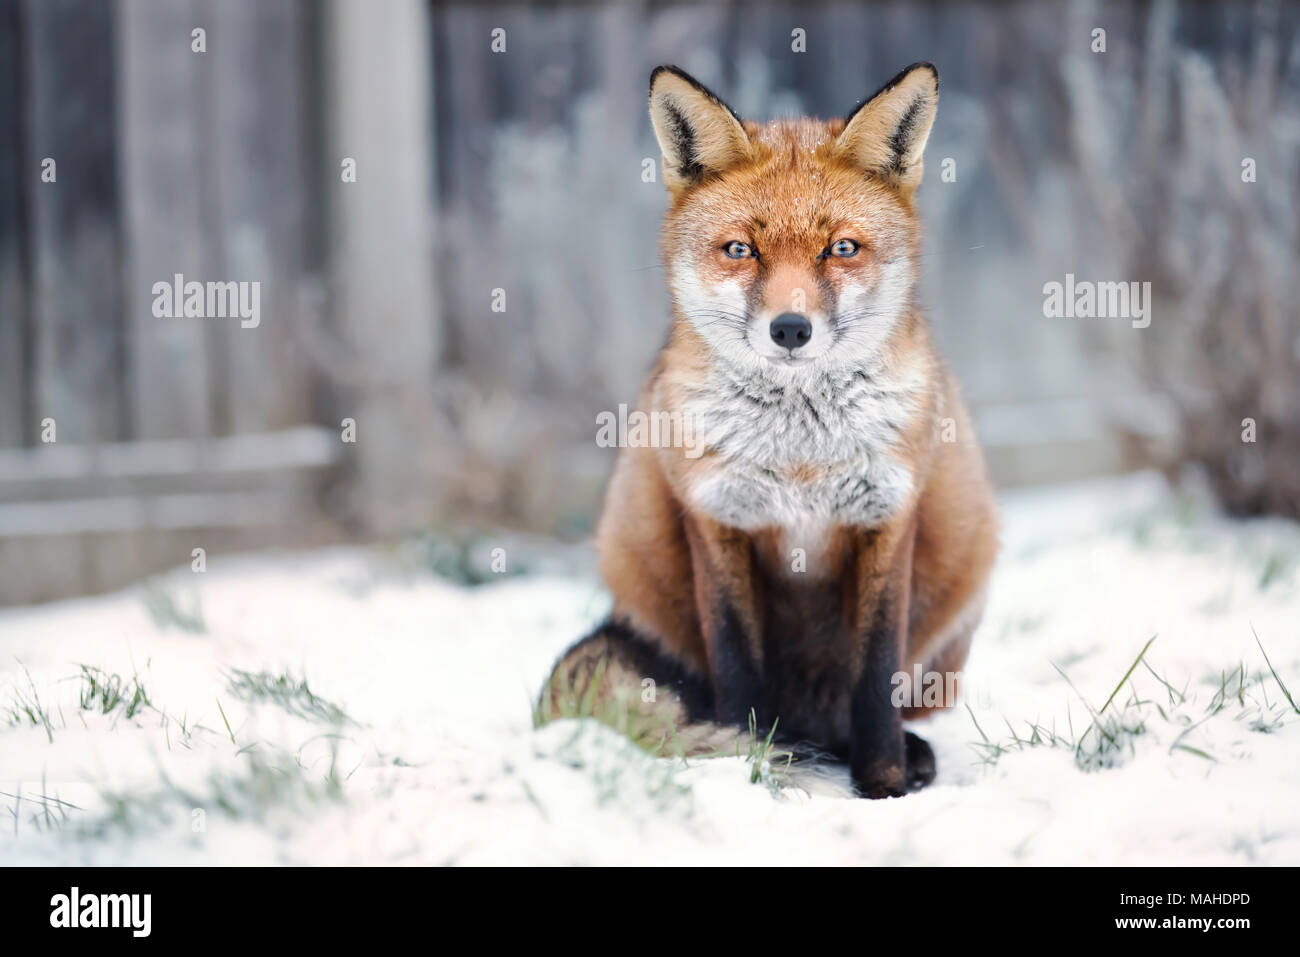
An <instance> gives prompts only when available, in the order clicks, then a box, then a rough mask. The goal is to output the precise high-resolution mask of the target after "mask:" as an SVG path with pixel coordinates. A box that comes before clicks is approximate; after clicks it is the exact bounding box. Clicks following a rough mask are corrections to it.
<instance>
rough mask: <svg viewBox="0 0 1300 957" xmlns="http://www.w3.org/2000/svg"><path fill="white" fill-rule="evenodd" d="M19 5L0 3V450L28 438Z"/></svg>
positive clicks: (14, 0)
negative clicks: (0, 144) (3, 145)
mask: <svg viewBox="0 0 1300 957" xmlns="http://www.w3.org/2000/svg"><path fill="white" fill-rule="evenodd" d="M21 36H22V22H21V4H20V0H0V143H4V144H6V147H5V148H4V149H0V448H5V447H8V446H16V445H22V444H23V442H24V440H25V439H27V438H30V437H31V436H32V435H33V431H32V430H33V427H34V425H35V423H33V422H32V421H31V418H32V416H31V407H30V405H29V403H28V401H27V394H26V390H27V376H26V367H27V365H28V362H29V356H28V351H27V350H28V348H29V344H30V341H31V334H30V316H29V315H28V311H27V310H28V296H27V261H26V248H25V247H26V243H27V238H28V231H27V223H26V215H25V211H24V208H23V182H24V180H25V178H28V177H35V176H36V175H37V170H36V168H34V167H30V166H28V164H27V155H26V152H25V150H24V149H23V103H24V97H23V92H24V91H23V77H22V57H21V55H20V49H19V46H20V44H19V41H20V38H21Z"/></svg>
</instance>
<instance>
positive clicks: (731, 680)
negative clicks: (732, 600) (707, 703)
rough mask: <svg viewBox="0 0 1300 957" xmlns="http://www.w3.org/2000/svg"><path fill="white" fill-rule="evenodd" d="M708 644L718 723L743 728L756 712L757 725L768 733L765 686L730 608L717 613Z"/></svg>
mask: <svg viewBox="0 0 1300 957" xmlns="http://www.w3.org/2000/svg"><path fill="white" fill-rule="evenodd" d="M710 631H711V634H710V635H709V636H708V641H709V643H710V645H711V647H710V649H709V651H710V655H711V658H712V671H713V674H712V678H713V697H714V701H715V702H716V709H717V716H718V721H719V722H722V723H725V724H736V725H741V726H744V725H745V724H747V723H748V722H749V711H750V709H751V708H752V709H754V712H755V716H756V718H757V721H758V724H759V725H760V726H761V727H763V728H764V729H766V727H767V724H766V720H765V717H764V708H763V705H762V700H761V699H762V694H763V683H762V678H761V677H760V676H759V673H758V668H757V667H755V665H754V662H753V660H752V658H751V657H750V655H749V650H748V649H749V642H748V641H747V640H746V636H745V632H744V627H743V626H742V625H741V623H740V617H739V616H738V615H737V614H736V612H735V609H734V608H732V607H731V605H729V604H725V603H724V604H723V605H722V607H721V608H720V609H718V612H717V617H716V620H715V625H714V627H713V628H712V629H710Z"/></svg>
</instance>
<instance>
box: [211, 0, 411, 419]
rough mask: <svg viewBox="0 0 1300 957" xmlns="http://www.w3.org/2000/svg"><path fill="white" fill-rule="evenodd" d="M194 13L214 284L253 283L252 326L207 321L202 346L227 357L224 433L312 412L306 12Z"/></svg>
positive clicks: (272, 2)
mask: <svg viewBox="0 0 1300 957" xmlns="http://www.w3.org/2000/svg"><path fill="white" fill-rule="evenodd" d="M200 10H201V11H204V12H205V13H206V17H207V19H208V21H209V22H210V23H211V27H210V29H209V31H208V54H207V56H208V57H209V58H210V61H211V62H210V66H211V67H212V70H211V72H209V74H208V75H207V82H209V83H210V84H211V88H210V90H209V93H208V95H209V96H210V97H211V102H212V112H211V116H210V119H211V122H212V130H213V131H214V135H212V137H211V139H210V142H209V149H210V155H211V157H212V158H213V159H214V161H215V163H214V166H213V168H212V183H211V186H212V189H213V191H214V194H215V197H216V202H215V204H214V205H213V206H212V213H213V216H214V219H215V223H216V226H217V235H218V237H219V242H220V249H219V252H218V255H217V256H215V257H214V268H216V269H218V270H219V271H220V272H221V275H219V276H213V277H211V278H213V279H220V280H235V281H240V282H258V283H260V313H261V315H260V322H259V324H258V325H257V326H256V327H253V328H242V327H241V324H240V323H239V322H238V321H233V322H231V321H215V322H213V321H209V322H208V323H207V324H206V328H207V330H208V332H209V345H210V347H212V348H214V349H215V350H217V352H218V353H219V354H220V355H221V356H222V358H223V364H222V367H221V368H220V379H219V380H218V381H219V384H221V385H222V386H224V391H223V395H222V408H221V411H222V412H224V419H225V422H224V423H223V424H224V427H225V429H227V430H228V431H231V432H239V431H246V430H258V431H260V430H263V429H268V428H282V427H285V426H288V425H292V424H296V423H300V422H303V421H306V420H307V419H308V418H309V413H310V401H309V399H310V380H309V376H308V374H307V371H306V366H305V364H304V362H303V359H302V357H301V356H300V355H299V354H298V353H297V352H296V349H295V345H294V330H295V327H296V323H297V313H298V309H299V307H300V303H301V295H302V288H303V287H302V282H303V261H304V247H305V242H306V237H305V230H304V225H303V224H304V211H303V210H304V205H305V202H306V198H305V186H306V184H307V182H308V181H309V180H308V177H307V174H306V173H305V165H306V162H307V156H306V150H305V147H304V143H303V136H302V129H303V120H302V117H303V114H304V112H305V110H306V101H305V93H304V91H303V89H302V87H301V82H302V78H303V52H302V44H301V39H302V35H303V32H304V31H303V27H304V25H305V16H306V12H305V7H304V6H303V5H302V4H299V3H296V2H295V0H260V2H258V3H219V2H212V0H207V2H204V3H202V4H201V5H200ZM371 13H372V14H373V13H374V11H373V10H372V11H371ZM378 69H380V70H381V72H382V70H383V67H378ZM386 95H388V94H386ZM375 102H379V99H377V100H376V101H375ZM371 106H372V108H373V103H372V104H371ZM312 159H313V160H314V159H315V157H313V158H312Z"/></svg>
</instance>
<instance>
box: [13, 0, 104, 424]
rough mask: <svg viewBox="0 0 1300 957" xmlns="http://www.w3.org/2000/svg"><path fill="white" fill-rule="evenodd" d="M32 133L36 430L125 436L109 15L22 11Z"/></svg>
mask: <svg viewBox="0 0 1300 957" xmlns="http://www.w3.org/2000/svg"><path fill="white" fill-rule="evenodd" d="M23 9H24V27H25V29H24V38H25V42H26V48H27V50H28V54H29V55H28V57H27V58H26V61H25V65H26V68H27V73H26V77H25V83H26V88H27V90H28V95H29V99H28V103H29V113H28V116H29V123H28V138H27V142H26V147H27V150H26V155H25V156H24V158H23V163H24V166H25V168H26V170H27V171H28V172H29V173H32V174H34V173H35V171H37V170H39V169H40V167H41V162H42V160H43V159H44V158H46V157H49V158H52V159H54V161H55V162H56V164H57V166H56V171H57V179H56V181H55V182H53V183H43V182H41V181H40V179H39V177H38V176H36V175H29V176H28V177H26V179H25V184H26V188H27V196H28V203H29V208H30V209H31V219H30V222H29V226H30V230H31V232H30V236H31V238H32V242H31V256H32V264H33V271H34V277H35V282H34V286H35V289H34V293H35V304H34V315H35V331H36V343H35V354H34V373H35V376H36V388H35V397H36V398H35V408H34V410H33V411H34V414H35V416H36V417H37V418H45V417H47V416H48V417H52V418H54V419H55V420H56V422H57V424H58V437H59V439H60V440H63V439H72V440H78V441H86V440H107V439H116V438H120V437H122V436H123V434H124V433H125V423H126V416H125V408H124V404H125V403H124V394H125V385H124V379H123V371H124V355H125V348H124V339H123V335H122V327H123V323H122V285H121V273H120V264H121V260H122V250H121V245H120V243H119V241H118V235H119V226H120V220H119V204H118V195H117V151H116V148H115V147H116V140H115V137H116V98H115V93H114V89H115V87H114V75H113V50H114V36H115V29H116V24H115V20H114V8H113V7H112V6H110V5H109V4H100V3H91V4H87V3H82V2H78V0H28V2H27V3H26V4H25V5H24V8H23Z"/></svg>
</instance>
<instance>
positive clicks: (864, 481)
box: [685, 369, 916, 540]
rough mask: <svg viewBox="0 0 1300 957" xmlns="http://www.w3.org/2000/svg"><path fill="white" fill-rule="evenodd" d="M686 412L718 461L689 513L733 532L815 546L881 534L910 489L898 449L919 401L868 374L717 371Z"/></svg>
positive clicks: (701, 476)
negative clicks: (832, 538) (844, 529)
mask: <svg viewBox="0 0 1300 957" xmlns="http://www.w3.org/2000/svg"><path fill="white" fill-rule="evenodd" d="M685 408H686V412H687V413H688V414H690V415H692V416H694V418H695V422H696V427H697V429H698V430H699V431H700V433H701V434H703V435H704V436H705V443H706V448H707V449H708V450H710V451H712V452H714V453H715V455H713V456H710V457H709V458H707V459H706V460H705V461H704V462H703V463H702V464H703V465H704V466H705V467H704V468H702V469H701V470H700V471H699V473H698V475H697V477H696V479H695V481H694V483H693V484H692V486H691V488H690V489H689V491H688V496H689V497H690V499H691V504H692V505H694V506H695V507H696V508H698V509H700V510H701V511H702V512H704V513H705V514H707V515H709V516H710V517H711V518H713V519H715V520H716V521H719V522H722V523H723V524H726V525H729V526H731V527H734V528H740V529H743V530H746V531H753V530H756V529H759V528H773V527H774V528H778V529H783V530H785V531H786V532H787V533H789V534H790V535H792V536H793V537H794V538H799V539H800V540H803V539H809V540H814V539H816V538H818V537H819V534H818V533H819V532H820V531H823V530H825V529H828V528H829V527H831V526H834V525H851V526H857V527H872V526H876V525H879V524H881V523H882V522H884V521H886V520H887V519H888V518H889V517H890V516H892V515H893V514H894V513H895V512H896V511H897V510H898V508H899V507H900V506H901V505H902V504H903V502H904V501H905V500H906V499H907V497H908V494H909V493H910V491H911V489H912V481H913V480H912V476H911V474H910V472H909V470H908V468H907V467H906V466H905V465H904V464H902V463H901V462H900V461H899V459H898V458H897V457H895V455H894V454H893V453H892V449H893V448H894V447H895V445H896V443H897V442H898V440H899V438H900V436H901V435H902V433H903V431H904V430H905V428H906V426H907V424H908V422H909V420H910V418H911V417H912V415H914V414H915V410H916V403H915V401H914V398H913V395H912V394H911V393H910V392H909V391H908V390H907V389H905V388H903V387H901V386H900V385H898V384H897V383H894V382H884V381H880V380H878V379H875V378H873V377H872V376H871V375H869V374H868V373H867V372H865V371H862V370H842V371H825V372H819V373H817V374H815V375H808V374H806V373H805V374H801V375H799V376H797V377H795V376H785V375H772V374H763V373H762V372H761V371H759V372H754V373H748V372H746V373H741V372H737V371H734V370H725V369H719V370H717V371H715V372H714V373H713V374H712V375H711V376H710V379H709V382H708V383H707V386H705V387H703V388H701V389H699V390H698V391H696V392H694V393H692V394H691V395H690V397H689V398H688V399H687V401H686V403H685Z"/></svg>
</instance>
